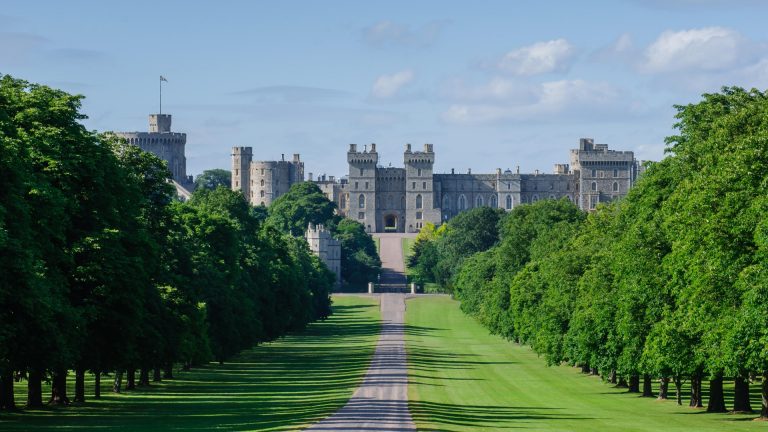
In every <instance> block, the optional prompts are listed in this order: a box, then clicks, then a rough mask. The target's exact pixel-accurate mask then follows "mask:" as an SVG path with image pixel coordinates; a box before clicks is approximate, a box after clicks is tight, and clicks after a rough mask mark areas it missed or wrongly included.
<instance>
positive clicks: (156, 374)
mask: <svg viewBox="0 0 768 432" xmlns="http://www.w3.org/2000/svg"><path fill="white" fill-rule="evenodd" d="M162 380H163V378H162V377H161V376H160V368H159V367H157V366H155V368H154V369H152V381H154V382H160V381H162Z"/></svg>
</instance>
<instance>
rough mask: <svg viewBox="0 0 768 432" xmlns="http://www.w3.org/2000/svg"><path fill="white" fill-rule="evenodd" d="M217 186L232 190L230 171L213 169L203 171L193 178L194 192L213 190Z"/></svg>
mask: <svg viewBox="0 0 768 432" xmlns="http://www.w3.org/2000/svg"><path fill="white" fill-rule="evenodd" d="M219 186H223V187H225V188H227V189H230V188H232V172H231V171H229V170H225V169H221V168H215V169H209V170H205V171H203V172H202V174H200V175H198V176H197V177H195V190H200V189H205V190H214V189H216V188H217V187H219Z"/></svg>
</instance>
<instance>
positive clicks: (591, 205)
mask: <svg viewBox="0 0 768 432" xmlns="http://www.w3.org/2000/svg"><path fill="white" fill-rule="evenodd" d="M595 207H597V195H592V196H590V197H589V209H590V210H594V209H595Z"/></svg>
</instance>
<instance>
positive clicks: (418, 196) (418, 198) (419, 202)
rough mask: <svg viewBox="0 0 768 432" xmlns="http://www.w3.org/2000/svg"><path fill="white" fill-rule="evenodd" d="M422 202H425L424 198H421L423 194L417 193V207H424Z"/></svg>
mask: <svg viewBox="0 0 768 432" xmlns="http://www.w3.org/2000/svg"><path fill="white" fill-rule="evenodd" d="M422 204H423V203H422V199H421V194H419V195H416V208H417V209H420V208H421V207H422Z"/></svg>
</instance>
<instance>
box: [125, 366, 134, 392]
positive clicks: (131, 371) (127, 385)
mask: <svg viewBox="0 0 768 432" xmlns="http://www.w3.org/2000/svg"><path fill="white" fill-rule="evenodd" d="M125 389H126V390H135V389H136V369H133V368H130V369H128V381H127V382H126V383H125Z"/></svg>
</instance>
